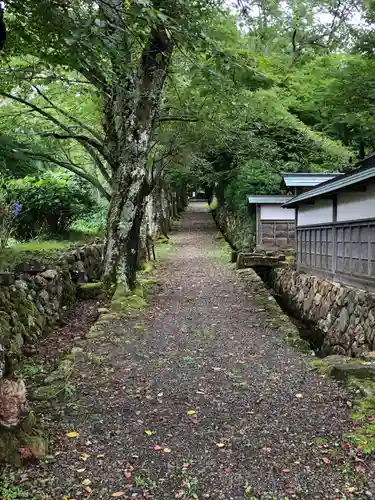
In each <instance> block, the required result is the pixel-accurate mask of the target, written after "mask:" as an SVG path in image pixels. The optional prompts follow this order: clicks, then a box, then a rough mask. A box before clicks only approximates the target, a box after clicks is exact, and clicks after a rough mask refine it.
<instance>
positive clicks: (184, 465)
mask: <svg viewBox="0 0 375 500" xmlns="http://www.w3.org/2000/svg"><path fill="white" fill-rule="evenodd" d="M182 467H183V468H184V469H187V468H188V467H190V464H189V463H187V462H186V463H184V464H182Z"/></svg>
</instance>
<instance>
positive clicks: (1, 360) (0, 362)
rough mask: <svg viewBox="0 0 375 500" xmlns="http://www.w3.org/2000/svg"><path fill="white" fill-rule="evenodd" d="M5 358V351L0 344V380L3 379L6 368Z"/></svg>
mask: <svg viewBox="0 0 375 500" xmlns="http://www.w3.org/2000/svg"><path fill="white" fill-rule="evenodd" d="M5 363H6V358H5V349H4V346H2V345H1V344H0V379H2V378H3V377H4V374H5V368H6V365H5Z"/></svg>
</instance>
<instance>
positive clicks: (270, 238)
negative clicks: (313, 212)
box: [247, 195, 295, 248]
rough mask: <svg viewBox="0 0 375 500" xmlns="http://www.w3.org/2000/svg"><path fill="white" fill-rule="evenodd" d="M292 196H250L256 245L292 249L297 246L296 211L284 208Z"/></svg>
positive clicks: (248, 198) (250, 209)
mask: <svg viewBox="0 0 375 500" xmlns="http://www.w3.org/2000/svg"><path fill="white" fill-rule="evenodd" d="M291 199H292V196H276V195H269V196H248V197H247V200H248V203H249V211H250V213H251V214H252V215H255V220H256V245H257V246H262V247H267V248H274V247H278V248H290V247H294V244H295V216H294V210H288V209H285V208H282V205H283V204H284V203H286V202H287V201H289V200H291Z"/></svg>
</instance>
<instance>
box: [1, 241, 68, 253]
mask: <svg viewBox="0 0 375 500" xmlns="http://www.w3.org/2000/svg"><path fill="white" fill-rule="evenodd" d="M72 244H73V242H72V241H55V240H51V241H27V242H25V243H16V244H15V245H12V246H11V247H10V248H9V250H11V251H13V252H45V251H47V252H49V251H51V250H63V249H64V248H68V247H70V246H71V245H72Z"/></svg>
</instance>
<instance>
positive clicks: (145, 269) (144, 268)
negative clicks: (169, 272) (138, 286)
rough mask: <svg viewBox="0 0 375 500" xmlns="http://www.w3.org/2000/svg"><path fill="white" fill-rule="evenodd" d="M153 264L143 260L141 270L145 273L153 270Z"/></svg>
mask: <svg viewBox="0 0 375 500" xmlns="http://www.w3.org/2000/svg"><path fill="white" fill-rule="evenodd" d="M154 267H155V266H154V264H153V263H152V262H151V261H150V260H148V261H147V262H145V263H144V264H143V266H142V272H143V273H145V274H147V273H151V272H152V271H153V270H154Z"/></svg>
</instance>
